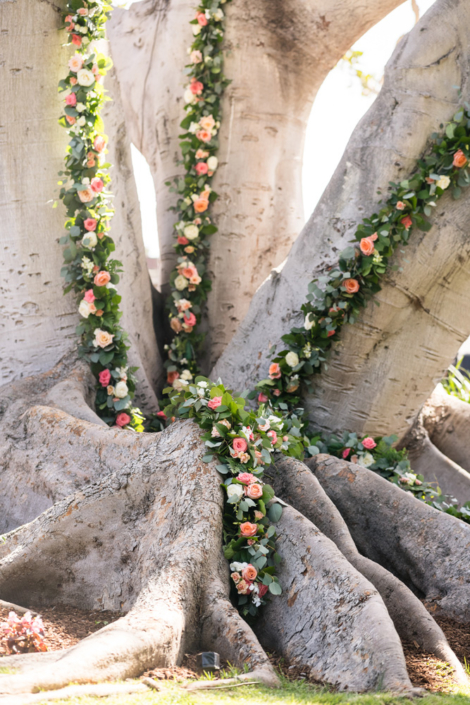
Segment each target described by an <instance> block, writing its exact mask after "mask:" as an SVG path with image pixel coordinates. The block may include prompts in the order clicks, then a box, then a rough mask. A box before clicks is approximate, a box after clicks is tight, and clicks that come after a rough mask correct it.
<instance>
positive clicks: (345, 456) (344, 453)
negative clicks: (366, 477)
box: [342, 448, 351, 460]
mask: <svg viewBox="0 0 470 705" xmlns="http://www.w3.org/2000/svg"><path fill="white" fill-rule="evenodd" d="M350 452H351V448H345V449H344V450H343V453H342V455H343V460H346V458H347V457H348V455H349V453H350Z"/></svg>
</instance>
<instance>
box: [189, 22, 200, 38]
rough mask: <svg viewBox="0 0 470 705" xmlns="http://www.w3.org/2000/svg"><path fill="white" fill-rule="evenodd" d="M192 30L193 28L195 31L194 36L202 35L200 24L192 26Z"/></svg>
mask: <svg viewBox="0 0 470 705" xmlns="http://www.w3.org/2000/svg"><path fill="white" fill-rule="evenodd" d="M191 28H192V30H193V34H194V36H195V37H197V35H198V34H199V33H200V31H201V26H200V25H198V24H192V25H191Z"/></svg>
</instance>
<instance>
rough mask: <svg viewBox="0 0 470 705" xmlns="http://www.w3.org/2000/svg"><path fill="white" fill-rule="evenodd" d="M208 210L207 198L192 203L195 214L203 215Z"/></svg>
mask: <svg viewBox="0 0 470 705" xmlns="http://www.w3.org/2000/svg"><path fill="white" fill-rule="evenodd" d="M208 208H209V201H208V200H207V198H198V199H197V201H194V210H195V211H196V213H204V211H206V210H207V209H208Z"/></svg>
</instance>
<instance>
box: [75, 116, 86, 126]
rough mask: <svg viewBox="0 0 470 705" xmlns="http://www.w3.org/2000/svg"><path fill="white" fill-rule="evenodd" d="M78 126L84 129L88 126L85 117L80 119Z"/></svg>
mask: <svg viewBox="0 0 470 705" xmlns="http://www.w3.org/2000/svg"><path fill="white" fill-rule="evenodd" d="M77 125H80V127H84V126H85V125H86V120H85V118H84V116H83V115H82V117H79V118H78V120H77Z"/></svg>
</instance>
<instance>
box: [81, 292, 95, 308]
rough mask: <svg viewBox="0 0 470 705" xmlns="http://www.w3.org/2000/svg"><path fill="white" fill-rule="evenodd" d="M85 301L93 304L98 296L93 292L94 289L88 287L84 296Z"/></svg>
mask: <svg viewBox="0 0 470 705" xmlns="http://www.w3.org/2000/svg"><path fill="white" fill-rule="evenodd" d="M83 298H84V299H85V301H87V302H88V303H89V304H92V303H93V301H94V300H95V298H96V296H95V295H94V293H93V289H88V291H85V295H84V297H83Z"/></svg>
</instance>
